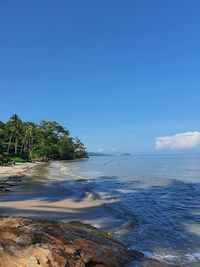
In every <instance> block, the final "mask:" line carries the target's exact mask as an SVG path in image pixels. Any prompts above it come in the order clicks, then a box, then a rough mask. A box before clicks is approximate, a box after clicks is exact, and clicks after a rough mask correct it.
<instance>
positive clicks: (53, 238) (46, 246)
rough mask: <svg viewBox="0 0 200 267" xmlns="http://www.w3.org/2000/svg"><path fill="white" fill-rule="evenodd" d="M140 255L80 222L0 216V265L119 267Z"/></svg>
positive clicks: (18, 266)
mask: <svg viewBox="0 0 200 267" xmlns="http://www.w3.org/2000/svg"><path fill="white" fill-rule="evenodd" d="M142 258H143V255H142V254H141V253H139V252H136V251H129V250H128V249H127V248H126V247H125V246H124V245H122V244H121V243H119V242H118V241H116V240H114V239H112V238H111V237H110V236H109V235H108V234H106V233H104V232H101V231H99V230H97V229H96V228H94V227H92V226H89V225H86V224H83V223H79V222H70V223H60V222H51V223H50V222H36V221H33V220H28V219H21V218H4V219H0V267H92V266H94V267H119V266H123V265H124V264H125V263H127V262H130V261H133V260H140V259H142Z"/></svg>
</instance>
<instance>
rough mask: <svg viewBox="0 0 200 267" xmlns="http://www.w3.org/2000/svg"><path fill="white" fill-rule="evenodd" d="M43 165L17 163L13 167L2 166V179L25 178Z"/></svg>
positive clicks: (0, 174)
mask: <svg viewBox="0 0 200 267" xmlns="http://www.w3.org/2000/svg"><path fill="white" fill-rule="evenodd" d="M41 164H43V163H42V162H37V163H29V162H26V163H17V164H16V165H13V166H1V167H0V179H1V180H2V179H5V178H8V177H10V176H20V175H22V176H24V175H30V174H31V172H32V171H33V170H34V169H35V168H36V167H37V166H39V165H41Z"/></svg>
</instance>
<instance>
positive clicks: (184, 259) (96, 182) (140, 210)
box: [1, 154, 200, 267]
mask: <svg viewBox="0 0 200 267" xmlns="http://www.w3.org/2000/svg"><path fill="white" fill-rule="evenodd" d="M42 177H43V180H42V179H41V178H42ZM41 181H42V182H41ZM47 181H48V182H47ZM37 198H40V199H43V200H44V201H48V203H49V205H50V203H51V201H59V200H63V199H68V198H69V199H73V200H74V201H76V202H77V203H78V202H81V201H83V200H85V199H87V200H90V201H91V202H92V201H95V200H101V204H100V205H98V206H96V207H91V208H90V207H89V208H83V209H80V210H76V212H71V213H70V212H63V213H62V214H60V213H55V212H53V213H50V212H46V213H44V212H41V213H39V212H38V213H35V214H33V212H31V211H26V213H24V216H28V217H34V218H35V217H42V218H46V219H58V220H74V219H78V220H82V221H84V222H88V223H91V224H93V225H94V226H96V227H99V228H100V229H104V230H106V231H109V232H111V233H112V234H113V235H114V236H115V237H116V238H118V239H119V240H121V241H122V242H124V243H125V244H126V245H127V246H128V247H130V248H134V249H136V250H139V251H142V252H144V253H145V254H146V255H147V256H149V257H153V258H157V259H160V260H163V261H165V262H168V263H172V264H181V265H182V264H185V265H184V266H195V267H196V266H200V155H199V154H190V155H189V154H188V155H186V154H185V155H140V156H124V157H123V156H113V157H110V156H103V157H91V158H90V159H86V160H77V161H67V162H65V161H62V162H53V163H51V164H50V165H49V166H48V167H45V168H44V167H43V168H41V169H40V170H38V175H37V176H36V177H32V178H31V179H29V180H26V181H25V182H24V183H22V185H21V186H19V187H17V189H16V190H15V191H14V192H13V193H8V194H7V195H6V196H5V195H4V196H2V197H1V200H2V201H7V200H8V199H9V200H22V199H37ZM1 212H4V213H5V212H6V214H11V215H15V214H16V212H17V211H16V210H14V211H13V210H4V211H1Z"/></svg>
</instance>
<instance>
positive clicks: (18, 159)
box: [8, 156, 26, 163]
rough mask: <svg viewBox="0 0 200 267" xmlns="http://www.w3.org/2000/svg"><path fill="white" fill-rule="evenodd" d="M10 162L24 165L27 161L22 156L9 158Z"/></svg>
mask: <svg viewBox="0 0 200 267" xmlns="http://www.w3.org/2000/svg"><path fill="white" fill-rule="evenodd" d="M8 160H9V161H11V162H13V161H14V162H16V163H24V162H26V160H25V159H23V158H22V157H20V156H8Z"/></svg>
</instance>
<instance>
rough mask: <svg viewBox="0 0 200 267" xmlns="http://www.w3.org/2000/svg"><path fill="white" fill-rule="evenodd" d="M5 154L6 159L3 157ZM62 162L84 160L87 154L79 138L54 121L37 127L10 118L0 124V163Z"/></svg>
mask: <svg viewBox="0 0 200 267" xmlns="http://www.w3.org/2000/svg"><path fill="white" fill-rule="evenodd" d="M6 155H7V156H6ZM6 157H7V158H8V160H10V161H15V162H24V161H27V160H50V159H52V160H62V159H76V158H87V157H88V153H87V151H86V148H85V146H84V144H83V143H82V142H81V141H80V139H79V138H72V137H71V136H70V134H69V131H68V130H67V129H66V128H64V127H63V126H62V125H60V124H59V123H57V122H56V121H41V123H40V124H38V125H37V124H35V123H33V122H22V120H21V119H20V118H19V116H18V115H16V114H15V115H13V116H12V117H11V118H10V119H9V120H8V122H7V123H5V124H4V123H3V122H1V121H0V160H1V158H2V160H3V158H6Z"/></svg>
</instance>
